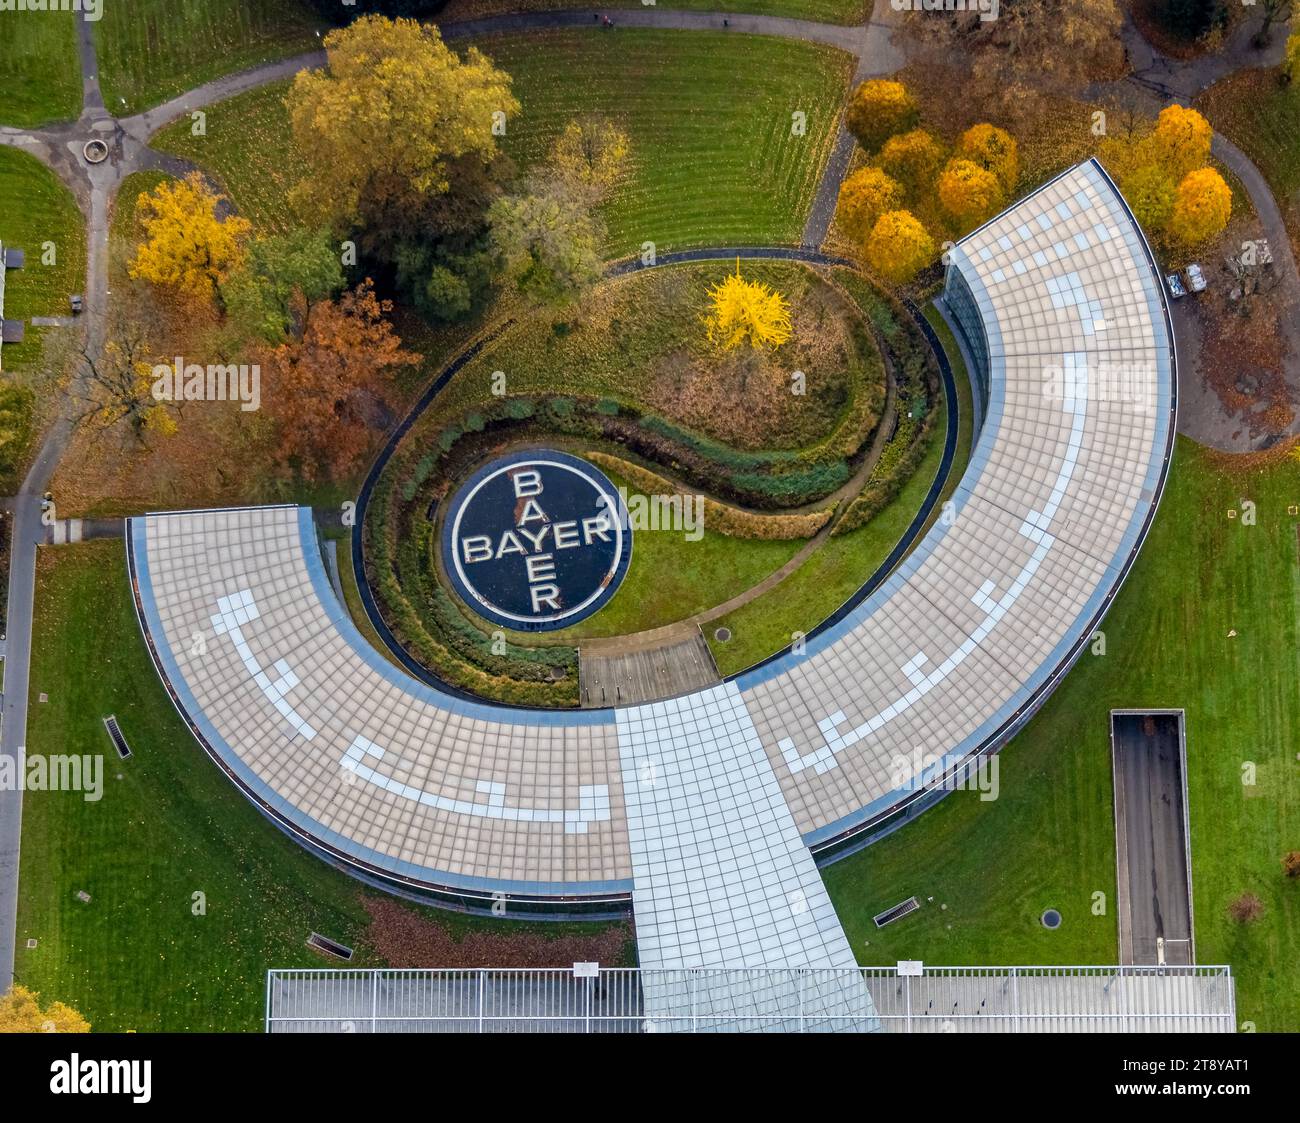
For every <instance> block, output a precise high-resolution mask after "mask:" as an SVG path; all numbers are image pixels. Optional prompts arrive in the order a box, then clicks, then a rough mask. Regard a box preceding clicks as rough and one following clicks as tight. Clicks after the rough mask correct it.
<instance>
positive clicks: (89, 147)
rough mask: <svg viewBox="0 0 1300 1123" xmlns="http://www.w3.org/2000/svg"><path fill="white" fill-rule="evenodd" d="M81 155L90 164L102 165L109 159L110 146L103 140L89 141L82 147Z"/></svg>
mask: <svg viewBox="0 0 1300 1123" xmlns="http://www.w3.org/2000/svg"><path fill="white" fill-rule="evenodd" d="M81 154H82V155H83V156H85V158H86V163H88V164H102V163H103V162H104V161H105V160H107V159H108V145H107V144H105V143H104V142H103V141H102V140H88V141H86V143H85V144H83V145H82V146H81Z"/></svg>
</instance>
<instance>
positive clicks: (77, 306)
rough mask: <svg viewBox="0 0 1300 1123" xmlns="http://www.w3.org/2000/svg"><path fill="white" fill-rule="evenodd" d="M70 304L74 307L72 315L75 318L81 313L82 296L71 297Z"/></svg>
mask: <svg viewBox="0 0 1300 1123" xmlns="http://www.w3.org/2000/svg"><path fill="white" fill-rule="evenodd" d="M68 303H69V304H71V305H72V314H73V315H74V316H75V315H76V314H77V313H78V312H80V311H81V296H80V295H76V296H70V297H68Z"/></svg>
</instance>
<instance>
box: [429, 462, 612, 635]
mask: <svg viewBox="0 0 1300 1123" xmlns="http://www.w3.org/2000/svg"><path fill="white" fill-rule="evenodd" d="M631 560H632V530H631V527H630V526H629V524H628V519H627V510H626V508H625V507H624V505H623V500H622V498H621V497H620V495H619V494H618V492H617V491H616V490H615V489H614V485H613V484H611V483H610V482H609V480H608V478H607V477H606V476H605V475H604V473H602V472H601V471H599V470H598V469H597V468H595V467H593V466H592V465H591V464H588V463H587V462H586V461H585V460H579V459H578V458H577V457H576V456H570V455H568V454H567V453H563V452H553V451H550V450H542V451H532V452H519V453H513V454H511V455H510V456H504V457H502V458H501V459H499V460H494V461H492V463H490V464H488V465H486V466H485V467H483V468H480V469H479V470H478V471H477V472H475V473H474V474H473V475H472V476H471V477H470V478H469V479H468V480H466V481H465V483H464V484H463V485H462V486H461V487H460V489H459V490H458V491H457V492H456V494H455V495H454V496H453V497H452V501H451V503H450V505H449V506H448V508H447V515H446V518H445V519H444V521H443V527H442V564H443V568H444V570H445V571H446V572H447V575H448V576H449V577H450V578H451V581H452V583H453V584H454V585H455V587H456V591H457V592H458V593H459V594H460V595H461V597H462V598H463V599H464V601H465V603H466V604H468V605H469V606H470V607H471V608H473V609H474V610H475V611H476V612H477V613H479V615H481V616H483V617H484V618H486V619H488V620H491V621H492V622H493V623H495V624H500V625H502V626H503V627H506V628H515V629H519V630H522V631H550V630H552V629H555V628H565V627H568V626H569V625H570V624H576V623H577V622H578V621H579V620H585V619H586V618H587V617H588V616H590V615H591V614H592V613H593V612H598V611H599V610H600V609H601V608H603V607H604V606H605V605H606V604H607V603H608V602H609V599H610V597H612V596H613V595H614V593H615V592H616V591H617V589H618V587H619V585H620V583H621V582H622V580H623V578H624V576H625V575H626V574H627V567H628V564H629V563H630V562H631Z"/></svg>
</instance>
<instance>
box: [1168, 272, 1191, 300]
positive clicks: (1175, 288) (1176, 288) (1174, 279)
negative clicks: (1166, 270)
mask: <svg viewBox="0 0 1300 1123" xmlns="http://www.w3.org/2000/svg"><path fill="white" fill-rule="evenodd" d="M1165 284H1167V285H1168V286H1169V295H1170V296H1172V297H1173V298H1174V299H1175V300H1177V299H1178V298H1179V297H1180V296H1186V295H1187V290H1186V289H1185V288H1183V279H1182V277H1180V276H1179V275H1178V274H1177V273H1170V274H1169V275H1168V276H1167V277H1165Z"/></svg>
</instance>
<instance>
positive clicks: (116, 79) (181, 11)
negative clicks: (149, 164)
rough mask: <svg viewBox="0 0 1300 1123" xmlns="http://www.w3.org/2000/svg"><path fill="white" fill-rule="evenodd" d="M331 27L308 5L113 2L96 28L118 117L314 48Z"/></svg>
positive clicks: (108, 99) (285, 0)
mask: <svg viewBox="0 0 1300 1123" xmlns="http://www.w3.org/2000/svg"><path fill="white" fill-rule="evenodd" d="M326 27H327V25H326V24H325V22H324V21H323V20H321V18H320V17H319V16H318V15H317V14H316V13H315V12H314V11H313V10H312V8H311V6H310V5H309V4H307V3H306V2H305V0H187V2H186V3H177V2H176V0H130V2H129V3H125V4H121V3H113V2H112V0H108V2H107V3H105V4H104V16H103V18H102V19H101V20H99V22H98V23H96V24H95V50H96V52H97V54H98V56H99V84H100V89H101V90H102V92H103V95H104V104H105V106H107V108H108V111H109V112H110V113H115V114H117V115H118V116H119V117H125V116H129V115H130V114H133V113H139V112H141V111H142V110H145V109H148V108H150V107H151V106H154V105H158V104H160V103H161V102H164V101H167V100H168V99H170V98H174V97H176V96H177V95H179V94H183V93H185V92H186V91H187V90H191V89H193V88H194V87H196V86H200V85H202V84H203V83H205V82H209V81H211V80H212V79H214V78H219V77H221V76H222V75H224V74H232V73H235V72H237V71H240V70H246V69H248V68H250V67H253V66H256V65H258V64H259V63H263V62H271V61H274V60H275V59H281V58H285V57H287V56H289V55H295V54H299V53H301V52H304V51H310V50H315V49H317V48H319V47H320V40H319V39H317V37H316V32H317V31H318V30H323V29H325V28H326ZM74 73H75V69H74Z"/></svg>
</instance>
